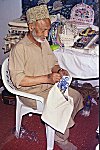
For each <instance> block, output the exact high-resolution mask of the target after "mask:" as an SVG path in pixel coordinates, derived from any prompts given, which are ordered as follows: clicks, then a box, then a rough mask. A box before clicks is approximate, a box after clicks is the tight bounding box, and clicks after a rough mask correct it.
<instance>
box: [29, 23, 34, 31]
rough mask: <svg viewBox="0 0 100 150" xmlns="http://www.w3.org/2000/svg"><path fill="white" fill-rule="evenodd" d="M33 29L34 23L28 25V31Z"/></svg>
mask: <svg viewBox="0 0 100 150" xmlns="http://www.w3.org/2000/svg"><path fill="white" fill-rule="evenodd" d="M34 28H35V25H34V23H30V24H29V30H30V31H31V32H32V31H33V29H34Z"/></svg>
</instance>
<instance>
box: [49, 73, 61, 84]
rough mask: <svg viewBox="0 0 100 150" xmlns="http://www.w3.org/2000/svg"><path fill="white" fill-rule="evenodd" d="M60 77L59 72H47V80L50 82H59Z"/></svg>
mask: <svg viewBox="0 0 100 150" xmlns="http://www.w3.org/2000/svg"><path fill="white" fill-rule="evenodd" d="M60 79H61V75H60V74H59V73H51V74H48V81H49V83H51V84H55V83H56V82H59V81H60Z"/></svg>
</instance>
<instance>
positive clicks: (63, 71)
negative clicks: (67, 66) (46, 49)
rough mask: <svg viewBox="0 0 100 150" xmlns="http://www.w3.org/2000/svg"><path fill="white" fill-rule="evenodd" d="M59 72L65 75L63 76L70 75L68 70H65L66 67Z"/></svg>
mask: <svg viewBox="0 0 100 150" xmlns="http://www.w3.org/2000/svg"><path fill="white" fill-rule="evenodd" d="M58 73H59V74H60V75H61V77H63V76H69V73H68V71H67V70H64V69H60V70H59V72H58Z"/></svg>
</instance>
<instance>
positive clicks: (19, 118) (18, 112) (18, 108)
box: [15, 98, 22, 138]
mask: <svg viewBox="0 0 100 150" xmlns="http://www.w3.org/2000/svg"><path fill="white" fill-rule="evenodd" d="M21 107H22V105H21V103H20V101H19V98H17V106H16V133H15V135H16V137H17V138H19V134H20V127H21V121H22V115H21Z"/></svg>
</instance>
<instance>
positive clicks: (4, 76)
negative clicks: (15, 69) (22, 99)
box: [1, 58, 16, 94]
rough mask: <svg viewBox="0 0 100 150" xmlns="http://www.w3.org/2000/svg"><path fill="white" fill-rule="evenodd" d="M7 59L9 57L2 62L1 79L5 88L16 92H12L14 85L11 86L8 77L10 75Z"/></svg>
mask: <svg viewBox="0 0 100 150" xmlns="http://www.w3.org/2000/svg"><path fill="white" fill-rule="evenodd" d="M8 61H9V58H6V59H5V60H4V62H3V64H2V68H1V74H2V80H3V84H4V86H5V87H6V89H7V90H8V91H9V92H11V93H12V94H16V93H15V92H14V90H15V87H14V86H13V84H12V81H11V79H10V75H9V70H8Z"/></svg>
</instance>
